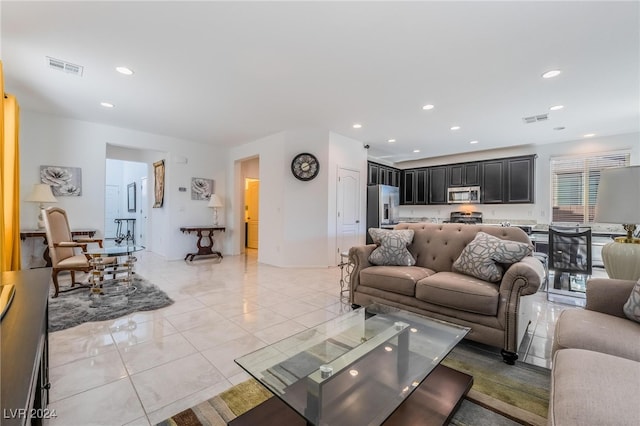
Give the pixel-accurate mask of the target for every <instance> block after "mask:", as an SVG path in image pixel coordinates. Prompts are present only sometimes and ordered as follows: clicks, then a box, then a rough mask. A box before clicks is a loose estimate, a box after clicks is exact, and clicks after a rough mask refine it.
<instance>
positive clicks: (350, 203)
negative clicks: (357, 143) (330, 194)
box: [336, 168, 361, 264]
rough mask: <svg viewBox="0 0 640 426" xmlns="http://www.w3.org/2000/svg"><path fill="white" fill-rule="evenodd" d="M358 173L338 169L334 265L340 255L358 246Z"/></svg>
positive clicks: (339, 260) (338, 260)
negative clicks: (336, 245) (336, 247)
mask: <svg viewBox="0 0 640 426" xmlns="http://www.w3.org/2000/svg"><path fill="white" fill-rule="evenodd" d="M360 192H361V191H360V172H359V171H357V170H351V169H345V168H339V169H338V186H337V191H336V194H337V203H336V207H337V209H336V210H337V216H338V217H337V221H336V223H337V232H336V233H337V237H338V238H337V243H338V249H337V251H336V264H339V263H340V262H341V261H342V260H341V259H340V254H341V253H343V252H347V251H349V249H350V248H351V247H353V246H357V245H358V244H359V235H360Z"/></svg>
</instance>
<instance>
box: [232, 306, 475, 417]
mask: <svg viewBox="0 0 640 426" xmlns="http://www.w3.org/2000/svg"><path fill="white" fill-rule="evenodd" d="M469 331H470V329H469V328H466V327H460V326H457V325H454V324H450V323H446V322H443V321H438V320H434V319H430V318H426V317H422V316H420V315H416V314H413V313H410V312H406V311H403V310H400V309H396V308H391V307H388V306H383V305H371V306H368V307H362V308H359V309H356V310H354V311H352V312H349V313H347V314H344V315H342V316H340V317H338V318H335V319H334V320H331V321H329V322H327V323H324V324H321V325H319V326H317V327H314V328H312V329H309V330H306V331H304V332H302V333H299V334H296V335H294V336H292V337H289V338H287V339H284V340H282V341H280V342H277V343H275V344H272V345H269V346H266V347H264V348H262V349H259V350H257V351H255V352H252V353H250V354H248V355H245V356H242V357H240V358H238V359H236V363H237V364H238V365H240V366H241V367H242V368H243V369H244V370H245V371H247V372H248V373H249V374H250V375H251V376H253V377H254V378H255V379H256V380H258V381H259V382H260V383H261V384H262V385H264V386H265V387H266V388H267V389H269V390H270V391H271V392H272V393H273V394H274V395H275V396H276V397H277V398H270V399H269V400H267V401H266V402H264V403H263V404H261V405H259V406H257V407H255V408H253V409H252V410H250V411H248V412H247V413H245V414H243V415H242V416H240V417H238V418H236V419H234V420H232V421H231V422H230V423H229V424H230V425H235V426H237V425H250V424H252V425H255V424H260V425H268V424H287V425H288V426H289V425H295V424H300V425H304V424H307V425H308V424H313V425H379V424H382V423H384V424H388V425H391V424H405V425H406V424H415V423H412V422H413V421H415V420H418V421H419V423H420V424H445V423H446V422H447V421H448V419H449V418H450V417H451V415H452V414H453V412H454V411H455V409H456V408H457V407H458V405H459V404H460V402H461V401H462V398H463V397H464V395H466V393H467V392H468V390H469V389H470V388H471V385H472V384H473V378H472V377H471V376H469V375H467V374H464V373H460V372H458V371H455V370H452V369H450V368H448V367H445V366H443V365H440V362H441V361H442V359H443V358H444V357H446V356H447V354H448V353H449V352H450V351H451V350H452V349H453V348H454V347H455V346H456V345H457V344H458V342H459V341H460V340H461V339H462V338H464V336H465V335H466V334H467V333H468V332H469ZM426 420H428V421H426ZM425 421H426V422H425Z"/></svg>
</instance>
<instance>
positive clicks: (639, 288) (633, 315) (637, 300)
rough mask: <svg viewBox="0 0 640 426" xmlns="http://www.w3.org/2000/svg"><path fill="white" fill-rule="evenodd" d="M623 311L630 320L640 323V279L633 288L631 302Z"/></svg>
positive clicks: (629, 301)
mask: <svg viewBox="0 0 640 426" xmlns="http://www.w3.org/2000/svg"><path fill="white" fill-rule="evenodd" d="M623 311H624V314H625V315H626V316H627V318H629V319H630V320H633V321H635V322H640V279H639V280H638V281H637V282H636V285H634V286H633V290H631V294H630V295H629V300H627V303H625V304H624V308H623Z"/></svg>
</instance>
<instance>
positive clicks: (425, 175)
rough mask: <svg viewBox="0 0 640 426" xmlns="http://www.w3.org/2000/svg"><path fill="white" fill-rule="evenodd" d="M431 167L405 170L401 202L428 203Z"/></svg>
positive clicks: (401, 188)
mask: <svg viewBox="0 0 640 426" xmlns="http://www.w3.org/2000/svg"><path fill="white" fill-rule="evenodd" d="M428 182H429V169H427V168H423V169H410V170H403V172H402V184H401V185H400V204H421V205H424V204H427V202H428V201H429V186H428Z"/></svg>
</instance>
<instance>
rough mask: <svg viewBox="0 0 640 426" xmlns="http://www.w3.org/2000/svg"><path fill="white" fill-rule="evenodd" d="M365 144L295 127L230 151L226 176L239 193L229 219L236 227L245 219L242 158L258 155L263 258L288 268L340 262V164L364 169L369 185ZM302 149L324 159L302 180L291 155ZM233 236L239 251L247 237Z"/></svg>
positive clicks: (231, 243) (260, 252) (234, 247)
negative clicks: (337, 212)
mask: <svg viewBox="0 0 640 426" xmlns="http://www.w3.org/2000/svg"><path fill="white" fill-rule="evenodd" d="M357 147H360V148H357ZM361 147H362V143H361V142H359V141H355V140H353V139H349V138H345V137H342V136H340V135H335V134H332V133H330V132H328V131H324V130H317V129H294V130H287V131H284V132H281V133H277V134H275V135H271V136H268V137H265V138H261V139H258V140H256V141H253V142H250V143H247V144H245V145H242V146H240V147H237V148H232V149H231V150H230V156H229V167H228V176H227V179H228V181H229V192H230V193H234V196H233V200H232V207H231V214H230V217H229V220H230V226H231V223H232V224H233V227H234V228H236V229H237V224H239V223H241V221H242V218H243V211H242V208H243V205H242V196H241V195H240V194H241V190H243V184H244V180H243V179H242V170H241V167H240V163H241V161H243V160H245V159H248V158H252V157H255V156H258V157H259V161H260V231H259V235H260V236H259V238H260V248H259V250H258V261H260V262H263V263H268V264H272V265H276V266H285V267H312V266H313V267H317V266H329V265H335V255H334V253H333V252H334V250H335V244H336V241H335V229H336V220H335V205H336V192H335V191H336V189H335V188H336V176H337V168H338V166H339V165H344V166H350V167H352V168H356V169H357V170H360V171H361V174H362V180H363V182H365V184H366V152H364V150H363V149H362V148H361ZM301 152H309V153H311V154H313V155H315V156H316V157H317V158H318V161H319V163H320V171H319V174H318V176H317V177H316V178H315V179H313V180H311V181H307V182H303V181H300V180H298V179H296V178H295V177H294V176H293V175H292V173H291V160H292V159H293V157H294V156H295V155H296V154H298V153H301ZM354 153H355V154H354ZM363 191H364V187H363ZM363 214H364V210H363ZM228 237H230V238H231V241H229V247H232V251H233V253H239V252H240V244H241V243H242V241H243V240H241V238H239V235H237V236H235V237H234V236H228Z"/></svg>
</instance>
